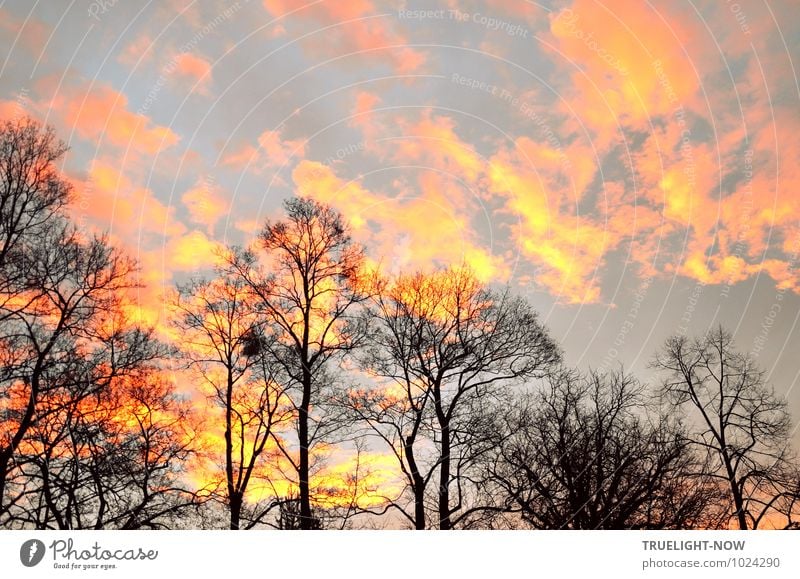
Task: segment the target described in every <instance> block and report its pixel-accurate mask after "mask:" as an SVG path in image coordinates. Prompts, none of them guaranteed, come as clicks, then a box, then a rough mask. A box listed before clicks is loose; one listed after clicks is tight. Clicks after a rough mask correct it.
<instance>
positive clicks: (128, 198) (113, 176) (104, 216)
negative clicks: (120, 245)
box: [73, 159, 185, 243]
mask: <svg viewBox="0 0 800 579" xmlns="http://www.w3.org/2000/svg"><path fill="white" fill-rule="evenodd" d="M75 190H76V201H75V203H73V212H74V213H75V215H76V217H77V218H78V219H79V220H82V219H83V218H84V217H88V218H90V219H91V220H92V221H93V222H94V223H95V225H96V226H97V227H98V228H99V229H101V230H109V231H111V232H112V233H113V234H114V235H117V236H122V237H123V239H124V240H125V241H127V242H129V243H130V242H131V241H132V240H135V239H137V238H138V237H139V234H140V233H141V232H148V233H153V234H161V235H179V234H181V233H183V232H184V231H185V227H184V226H183V224H181V223H180V222H179V221H178V220H177V219H176V218H175V215H174V209H173V208H170V207H167V206H166V205H164V204H163V203H162V202H161V201H159V200H158V199H156V198H155V197H154V196H153V192H152V191H150V190H149V189H146V188H143V187H139V186H137V185H135V184H134V183H133V182H132V181H131V180H130V179H129V178H128V177H126V176H125V175H124V174H122V173H121V172H120V171H119V170H118V169H117V168H116V164H114V163H112V162H111V161H107V160H100V159H95V160H94V161H92V164H91V166H90V167H89V178H88V180H87V182H85V183H81V182H77V183H75Z"/></svg>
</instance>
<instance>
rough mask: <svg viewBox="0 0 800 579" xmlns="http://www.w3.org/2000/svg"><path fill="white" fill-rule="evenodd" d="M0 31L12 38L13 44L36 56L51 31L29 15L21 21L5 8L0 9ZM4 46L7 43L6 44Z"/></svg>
mask: <svg viewBox="0 0 800 579" xmlns="http://www.w3.org/2000/svg"><path fill="white" fill-rule="evenodd" d="M0 30H5V31H6V32H7V33H8V34H9V35H10V36H13V37H14V41H13V42H14V44H16V43H17V42H19V43H20V44H21V45H22V46H23V47H25V49H26V50H28V51H29V52H31V53H32V54H36V55H37V56H38V55H39V54H40V53H41V51H42V49H43V48H44V45H45V42H47V38H48V36H50V30H51V29H50V27H49V26H47V25H46V24H44V23H43V22H42V21H41V20H39V19H38V18H33V17H32V16H31V15H30V14H29V15H28V16H27V17H26V18H25V20H24V21H22V20H19V19H17V18H15V17H14V15H13V14H11V13H10V12H9V11H8V10H6V9H5V8H2V7H0ZM6 44H9V43H8V42H6ZM9 45H10V44H9Z"/></svg>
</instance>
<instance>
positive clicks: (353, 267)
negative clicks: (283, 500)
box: [229, 199, 366, 529]
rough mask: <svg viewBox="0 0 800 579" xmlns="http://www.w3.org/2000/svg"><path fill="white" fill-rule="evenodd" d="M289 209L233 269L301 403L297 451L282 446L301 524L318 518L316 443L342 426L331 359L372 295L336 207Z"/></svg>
mask: <svg viewBox="0 0 800 579" xmlns="http://www.w3.org/2000/svg"><path fill="white" fill-rule="evenodd" d="M285 209H286V214H287V218H286V220H284V221H278V222H271V221H268V222H267V223H266V225H265V227H264V229H263V231H262V232H261V234H260V236H259V243H258V245H257V247H256V248H254V249H253V250H248V251H233V252H232V253H231V259H230V260H229V271H230V274H231V275H234V276H238V277H239V279H241V280H242V281H243V282H244V283H245V284H246V285H247V287H248V288H249V289H250V291H251V293H252V295H253V297H254V299H255V300H256V303H257V308H258V312H259V315H260V316H262V318H263V319H264V323H265V326H266V327H267V328H269V330H268V334H267V335H266V336H265V339H264V341H263V344H262V346H263V348H264V352H265V355H268V356H269V357H270V359H271V360H272V361H273V363H275V364H276V366H277V367H279V368H280V372H281V376H283V377H285V380H286V381H287V382H286V384H287V388H286V392H287V394H288V396H289V398H290V400H291V402H292V405H293V406H294V409H295V411H296V427H297V454H296V455H295V454H294V453H293V452H292V450H291V448H290V447H289V446H288V445H287V444H285V443H281V444H279V446H280V448H281V449H282V451H283V453H284V455H285V457H286V459H287V460H288V461H289V462H290V463H291V464H292V467H293V469H294V471H295V472H296V474H297V484H298V494H299V501H300V505H299V525H300V528H302V529H311V528H312V527H314V526H315V525H316V523H315V520H316V519H315V518H314V516H313V514H312V500H311V498H312V497H311V485H310V477H311V473H312V470H313V465H312V464H311V457H312V450H313V448H314V446H315V445H316V444H318V443H319V442H321V441H325V440H327V439H328V438H329V437H330V435H331V434H332V433H333V432H334V431H335V430H336V429H337V428H338V427H339V424H338V421H336V420H332V419H331V416H330V415H326V404H325V402H326V399H327V398H328V393H327V392H326V390H329V389H330V380H331V375H330V372H331V368H330V364H331V362H332V360H333V359H334V358H335V357H337V356H341V354H343V353H344V352H349V351H351V350H352V349H353V348H354V347H355V346H356V344H357V343H358V341H359V339H360V338H361V336H362V335H363V332H362V328H361V326H360V324H359V323H358V319H357V317H356V316H355V310H356V306H358V304H360V303H361V302H363V301H364V299H366V293H365V291H364V289H363V286H362V284H361V282H360V279H359V277H360V275H361V272H362V266H363V251H362V249H361V248H360V247H358V246H357V245H355V244H354V243H353V242H352V241H351V238H350V235H349V233H348V229H347V226H346V225H345V223H344V221H343V220H342V217H341V215H339V214H338V213H337V212H335V211H334V210H333V209H331V208H330V207H327V206H324V205H322V204H320V203H317V202H316V201H313V200H309V199H291V200H288V201H287V202H286V203H285ZM259 259H262V260H263V262H264V263H263V264H260V263H259ZM279 442H280V441H279Z"/></svg>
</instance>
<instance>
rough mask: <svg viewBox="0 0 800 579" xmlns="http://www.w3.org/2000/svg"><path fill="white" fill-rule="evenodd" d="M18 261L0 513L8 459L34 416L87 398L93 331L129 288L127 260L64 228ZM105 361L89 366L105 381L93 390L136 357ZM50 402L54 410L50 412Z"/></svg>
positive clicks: (2, 339) (10, 312)
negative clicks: (21, 273)
mask: <svg viewBox="0 0 800 579" xmlns="http://www.w3.org/2000/svg"><path fill="white" fill-rule="evenodd" d="M25 255H26V265H27V267H26V273H25V277H26V289H25V290H24V291H21V292H19V293H16V294H15V295H14V296H13V297H8V298H7V299H6V304H7V305H8V307H6V308H3V313H4V314H5V316H4V317H5V319H4V320H3V323H2V330H0V331H1V332H2V335H0V352H2V355H3V357H4V359H3V366H2V369H1V370H0V388H2V390H3V402H4V404H5V406H6V408H5V409H4V410H5V423H4V432H3V438H2V440H1V441H0V512H2V511H3V510H4V509H5V500H4V494H5V483H6V479H7V477H8V475H9V473H10V471H11V468H12V459H13V458H14V455H15V453H16V452H17V450H18V448H19V446H20V444H21V443H22V442H23V440H24V438H25V436H26V434H27V433H28V430H29V429H30V428H31V426H32V425H33V424H34V423H35V421H36V420H37V419H38V413H39V410H40V408H41V407H43V405H45V406H47V407H48V408H49V410H48V412H56V411H58V410H59V409H61V408H63V407H65V406H67V405H69V404H73V403H75V402H76V401H77V400H79V399H80V397H82V396H85V395H87V392H86V390H85V388H83V384H84V382H85V376H84V375H83V374H82V370H81V369H80V368H81V365H82V363H83V362H82V360H83V359H84V357H92V356H94V355H98V350H96V349H95V348H96V347H97V346H98V341H97V339H96V338H97V332H98V331H99V328H101V326H102V323H103V321H104V320H105V319H107V318H106V316H107V315H108V314H109V312H114V311H118V310H119V308H120V300H121V295H122V294H123V293H124V292H125V291H126V290H128V289H131V288H132V287H134V286H135V283H134V282H133V281H132V273H133V271H134V268H135V266H134V264H133V263H132V262H131V261H130V260H128V259H126V258H125V257H123V256H121V255H120V254H119V253H118V252H117V251H115V250H114V249H113V248H111V247H109V246H108V244H107V243H106V241H105V240H104V239H102V238H95V239H93V240H90V241H83V240H82V239H81V238H80V236H79V235H78V233H77V232H75V231H74V230H73V229H72V228H71V227H70V226H69V225H67V224H63V225H61V226H60V227H58V228H56V227H55V226H54V225H53V228H52V229H50V230H49V231H48V232H46V233H43V234H42V235H41V237H40V243H39V244H37V245H35V246H32V247H30V248H27V250H26V252H25ZM9 304H10V305H9ZM134 345H136V344H134ZM100 352H102V349H101V350H100ZM105 354H106V355H107V357H106V358H105V359H104V360H103V364H100V365H95V366H94V367H95V368H99V369H101V370H102V371H104V372H106V374H107V376H106V379H105V380H100V381H98V382H96V383H97V384H98V385H99V386H102V384H104V383H105V382H106V380H107V379H111V378H113V377H114V376H117V375H118V374H119V373H120V372H124V371H125V370H126V369H127V368H128V367H129V366H128V364H127V362H126V361H127V360H129V359H134V358H135V357H136V356H137V355H138V352H137V351H135V350H134V351H130V350H127V349H125V348H122V349H110V350H108V351H106V352H105ZM76 369H77V370H76ZM53 401H57V402H58V404H57V405H56V406H55V407H53V406H52V404H53ZM59 405H60V406H59Z"/></svg>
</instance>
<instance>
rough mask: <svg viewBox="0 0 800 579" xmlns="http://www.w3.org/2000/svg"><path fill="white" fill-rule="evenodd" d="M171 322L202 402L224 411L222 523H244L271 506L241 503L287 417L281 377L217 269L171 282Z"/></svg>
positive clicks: (257, 327)
mask: <svg viewBox="0 0 800 579" xmlns="http://www.w3.org/2000/svg"><path fill="white" fill-rule="evenodd" d="M175 310H176V314H177V315H176V317H175V326H176V327H177V328H178V329H179V330H180V331H181V335H182V352H183V356H184V357H185V358H186V359H187V360H188V361H189V366H190V367H191V368H192V369H193V370H195V371H196V372H197V374H198V375H199V376H200V378H201V380H202V381H203V383H205V384H206V385H207V386H208V387H210V389H211V395H210V399H211V401H212V403H213V404H214V405H215V406H216V407H218V408H220V409H221V410H222V411H223V414H224V462H225V469H224V470H225V488H226V495H225V499H226V500H225V502H226V503H227V505H228V511H229V515H230V528H231V529H240V528H252V527H253V526H255V525H257V524H259V523H261V522H263V521H264V518H265V517H266V516H267V515H268V514H269V512H270V511H271V510H272V509H273V508H275V507H277V506H278V502H277V501H267V502H266V504H264V505H259V504H257V502H256V501H254V502H253V503H254V507H253V508H252V509H248V508H247V505H246V498H247V491H248V488H249V487H250V486H251V485H250V483H251V480H253V479H255V478H261V479H262V480H265V478H266V477H267V472H266V471H267V470H269V469H273V470H274V469H275V465H274V464H268V461H267V460H266V459H269V458H272V459H273V460H274V459H275V458H276V457H275V456H274V452H273V453H270V450H271V448H270V447H269V446H268V445H269V443H270V441H271V439H272V438H273V437H275V436H276V434H277V433H276V430H277V429H278V428H279V427H280V425H281V424H282V423H284V422H286V421H287V420H288V419H290V418H291V410H290V409H288V408H287V399H286V389H285V386H284V382H285V380H284V379H283V378H282V377H278V376H276V374H275V372H276V370H275V367H276V365H275V364H274V362H273V361H272V360H271V359H270V358H269V357H268V356H267V355H266V352H265V349H264V347H263V345H264V343H265V340H266V339H267V337H266V334H265V332H266V329H265V328H266V326H265V324H264V323H263V321H261V320H260V319H259V316H258V313H257V311H256V308H255V307H254V304H253V300H252V295H251V294H250V292H249V291H248V287H247V286H246V285H245V282H244V281H243V280H242V278H241V277H238V276H230V275H226V274H225V272H223V271H221V270H218V271H217V277H216V278H215V279H213V280H212V281H205V280H195V281H192V282H190V283H188V284H186V285H184V286H180V287H179V291H178V295H177V297H176V301H175Z"/></svg>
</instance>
